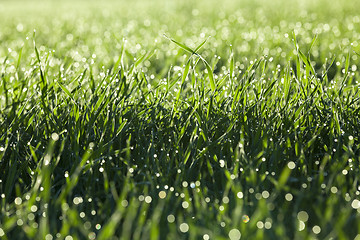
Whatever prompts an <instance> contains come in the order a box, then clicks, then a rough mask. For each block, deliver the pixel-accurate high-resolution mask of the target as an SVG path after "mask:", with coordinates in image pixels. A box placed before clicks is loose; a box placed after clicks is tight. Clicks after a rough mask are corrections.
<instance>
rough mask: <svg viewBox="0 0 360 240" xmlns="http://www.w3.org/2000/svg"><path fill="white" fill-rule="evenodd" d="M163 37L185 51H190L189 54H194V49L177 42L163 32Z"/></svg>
mask: <svg viewBox="0 0 360 240" xmlns="http://www.w3.org/2000/svg"><path fill="white" fill-rule="evenodd" d="M164 37H166V38H167V39H169V40H170V41H172V42H173V43H175V44H176V45H178V46H179V47H181V48H182V49H184V50H185V51H187V52H189V53H191V54H196V53H195V51H194V50H192V49H191V48H189V47H188V46H186V45H184V44H182V43H179V42H178V41H176V40H175V39H172V38H169V37H168V36H166V35H165V34H164Z"/></svg>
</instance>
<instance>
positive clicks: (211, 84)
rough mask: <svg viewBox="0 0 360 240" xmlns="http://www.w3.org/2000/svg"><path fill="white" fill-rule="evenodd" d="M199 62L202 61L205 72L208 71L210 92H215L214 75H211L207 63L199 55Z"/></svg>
mask: <svg viewBox="0 0 360 240" xmlns="http://www.w3.org/2000/svg"><path fill="white" fill-rule="evenodd" d="M199 57H200V59H201V61H203V63H204V64H205V67H206V70H207V71H208V74H209V79H210V87H211V90H212V91H215V89H216V84H215V80H214V74H213V71H212V69H211V67H210V65H209V63H208V62H207V61H206V60H205V59H204V58H203V57H201V56H200V55H199Z"/></svg>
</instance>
